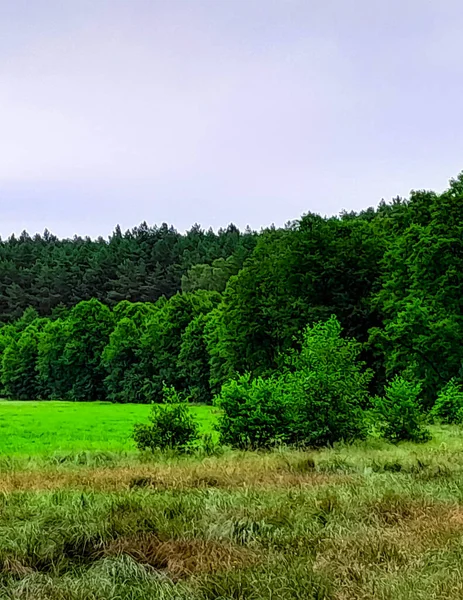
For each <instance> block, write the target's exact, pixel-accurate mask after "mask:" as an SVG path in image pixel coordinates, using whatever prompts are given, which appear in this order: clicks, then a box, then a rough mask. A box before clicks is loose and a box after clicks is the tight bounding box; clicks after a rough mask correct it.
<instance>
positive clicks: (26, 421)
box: [0, 401, 215, 455]
mask: <svg viewBox="0 0 463 600" xmlns="http://www.w3.org/2000/svg"><path fill="white" fill-rule="evenodd" d="M149 411H150V406H149V405H146V404H112V403H110V402H48V401H47V402H32V401H31V402H19V401H18V402H12V401H0V455H5V454H7V455H13V454H28V455H36V454H43V453H50V452H82V451H89V450H95V451H113V452H118V451H133V450H135V448H134V444H133V441H132V440H131V434H132V430H133V426H134V424H135V423H139V422H146V421H147V417H148V414H149ZM191 411H192V413H193V414H194V416H195V418H196V419H197V420H198V422H199V423H200V425H201V428H202V430H203V431H210V430H211V429H212V423H213V421H214V419H215V416H214V409H212V408H211V407H208V406H192V407H191Z"/></svg>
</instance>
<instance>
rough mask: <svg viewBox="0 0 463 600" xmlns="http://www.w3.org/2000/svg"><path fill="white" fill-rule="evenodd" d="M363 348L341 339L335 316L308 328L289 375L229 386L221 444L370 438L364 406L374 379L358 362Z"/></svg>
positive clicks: (223, 395) (221, 399)
mask: <svg viewBox="0 0 463 600" xmlns="http://www.w3.org/2000/svg"><path fill="white" fill-rule="evenodd" d="M359 353H360V345H359V344H357V342H355V341H353V340H349V339H344V338H342V337H341V326H340V324H339V322H338V321H337V319H336V318H335V317H332V318H331V319H329V320H328V321H327V322H326V323H317V324H315V325H313V326H312V327H308V328H307V329H306V331H305V332H304V339H303V344H302V349H301V352H300V353H295V354H293V355H291V356H290V357H289V361H288V362H289V364H288V370H287V372H286V373H284V374H281V375H280V376H278V377H273V378H261V377H259V378H257V379H255V380H251V378H250V376H249V375H245V376H242V377H241V378H240V379H238V380H236V381H231V382H229V383H228V384H225V385H224V386H223V388H222V392H221V394H220V396H219V398H218V404H219V406H220V407H221V408H222V410H223V415H222V417H221V419H220V422H219V431H220V435H221V440H222V442H223V443H225V444H230V445H232V446H235V447H238V448H268V447H270V446H272V445H275V444H276V443H285V444H295V445H299V446H301V445H303V446H321V445H326V444H331V443H333V442H336V441H339V440H346V441H351V440H353V439H357V438H362V437H364V436H365V435H366V425H365V418H364V406H365V405H366V404H367V399H368V383H369V381H370V379H371V374H370V372H368V371H364V370H363V365H362V363H360V362H359V361H358V355H359Z"/></svg>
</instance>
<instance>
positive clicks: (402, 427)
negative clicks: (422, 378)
mask: <svg viewBox="0 0 463 600" xmlns="http://www.w3.org/2000/svg"><path fill="white" fill-rule="evenodd" d="M420 391H421V385H420V384H419V383H412V382H410V381H407V380H406V379H404V378H403V377H399V376H396V377H395V378H394V379H393V380H392V381H391V383H390V384H389V385H388V386H387V387H386V389H385V395H384V397H382V398H380V397H376V398H374V399H373V404H374V411H373V414H374V417H375V419H376V425H377V427H378V429H379V431H380V433H381V435H382V436H383V437H384V438H385V439H387V440H389V441H390V442H392V443H397V442H401V441H406V440H408V441H411V442H426V441H428V440H429V439H430V438H431V436H430V433H429V431H428V430H427V429H426V427H425V425H424V417H423V414H422V413H421V410H420V406H419V403H418V397H419V394H420Z"/></svg>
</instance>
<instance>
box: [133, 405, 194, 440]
mask: <svg viewBox="0 0 463 600" xmlns="http://www.w3.org/2000/svg"><path fill="white" fill-rule="evenodd" d="M149 421H150V422H149V424H141V423H139V424H137V425H135V428H134V433H133V439H134V440H135V443H136V445H137V448H138V449H139V450H166V449H169V448H172V449H176V450H180V451H181V452H185V451H187V450H189V449H190V448H191V446H192V445H193V444H194V443H195V442H196V441H197V440H198V439H199V432H198V425H197V423H196V422H195V420H194V419H193V417H192V416H191V413H190V411H189V409H188V405H187V404H184V403H181V404H167V405H159V404H157V405H155V406H153V409H152V411H151V415H150V417H149Z"/></svg>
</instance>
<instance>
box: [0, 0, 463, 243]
mask: <svg viewBox="0 0 463 600" xmlns="http://www.w3.org/2000/svg"><path fill="white" fill-rule="evenodd" d="M462 31H463V3H462V2H461V0H431V1H428V0H388V1H387V2H386V1H384V0H0V209H1V210H0V217H1V219H0V235H1V236H2V237H6V236H8V235H9V234H11V233H12V232H16V233H19V232H21V231H22V230H23V229H26V230H28V231H29V232H30V233H35V232H36V231H40V232H41V231H43V229H44V228H45V227H47V228H48V229H50V230H51V231H52V232H53V233H55V234H57V235H59V236H72V235H74V234H75V233H78V234H81V235H86V234H88V235H91V236H92V237H93V236H97V235H100V234H101V235H103V236H107V235H108V234H109V233H110V232H111V231H112V230H113V229H114V226H115V225H116V224H117V223H119V224H120V225H121V226H122V228H123V229H126V228H129V227H132V226H134V225H137V224H138V223H140V222H141V221H144V220H146V221H147V222H148V223H150V224H154V223H161V222H164V221H165V222H168V223H172V224H174V225H175V226H176V227H177V228H178V229H179V230H181V231H182V230H184V229H186V228H189V227H190V226H191V225H192V224H193V223H195V222H198V223H200V224H201V225H203V226H204V227H209V226H212V227H214V228H217V227H220V226H226V225H227V224H228V223H230V222H234V223H235V224H237V225H238V226H240V227H245V226H246V225H247V224H249V225H250V226H251V227H252V228H256V229H260V227H262V226H266V225H269V224H271V223H272V222H273V223H275V224H276V225H282V224H284V223H285V222H286V221H288V220H291V219H295V218H298V217H299V216H300V215H301V214H302V213H304V212H307V211H315V212H320V213H323V214H336V213H339V212H340V211H341V210H343V209H347V210H359V209H362V208H366V207H368V206H372V205H376V204H377V203H378V202H379V201H380V200H381V198H385V199H386V200H390V199H391V198H392V197H394V196H397V195H401V196H407V195H408V193H409V191H410V189H422V188H427V189H429V188H431V189H435V190H442V189H444V188H445V187H446V185H447V182H448V180H449V178H450V177H452V176H456V175H457V174H458V173H459V171H460V170H462V169H463V72H462V71H463V35H462Z"/></svg>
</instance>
